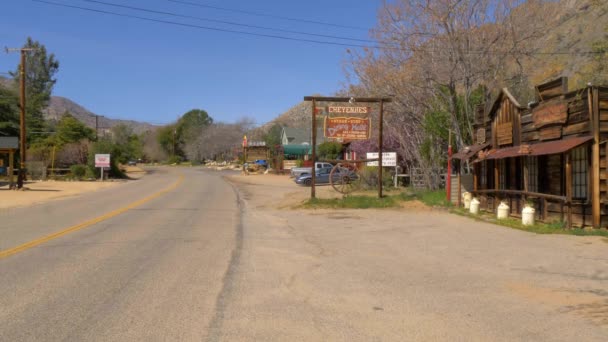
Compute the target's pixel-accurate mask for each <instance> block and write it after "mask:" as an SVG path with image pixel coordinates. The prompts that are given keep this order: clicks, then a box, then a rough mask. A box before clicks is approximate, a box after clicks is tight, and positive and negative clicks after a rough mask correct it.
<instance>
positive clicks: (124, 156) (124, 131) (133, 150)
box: [112, 124, 143, 164]
mask: <svg viewBox="0 0 608 342" xmlns="http://www.w3.org/2000/svg"><path fill="white" fill-rule="evenodd" d="M112 143H113V144H114V145H115V146H114V154H115V158H116V160H117V161H118V162H119V163H123V164H125V163H127V162H128V161H129V160H137V159H140V158H142V157H143V143H142V140H141V139H140V137H138V136H137V135H136V134H135V133H134V132H133V127H131V126H128V125H124V124H120V125H116V126H114V127H112Z"/></svg>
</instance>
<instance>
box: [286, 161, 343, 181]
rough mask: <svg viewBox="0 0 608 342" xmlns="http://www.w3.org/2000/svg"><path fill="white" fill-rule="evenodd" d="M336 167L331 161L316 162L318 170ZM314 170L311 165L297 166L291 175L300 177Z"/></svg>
mask: <svg viewBox="0 0 608 342" xmlns="http://www.w3.org/2000/svg"><path fill="white" fill-rule="evenodd" d="M332 167H334V166H333V165H332V164H330V163H324V162H316V163H315V169H316V170H317V171H318V170H320V169H324V168H332ZM311 172H312V168H311V167H296V168H293V169H291V173H290V177H292V178H293V177H295V178H298V177H300V176H301V175H306V174H310V173H311Z"/></svg>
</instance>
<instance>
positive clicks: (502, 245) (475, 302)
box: [0, 168, 608, 342]
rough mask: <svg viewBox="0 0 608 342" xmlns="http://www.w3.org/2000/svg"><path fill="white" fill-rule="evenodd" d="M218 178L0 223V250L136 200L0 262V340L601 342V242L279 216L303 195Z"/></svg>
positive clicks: (407, 215) (464, 223) (606, 306)
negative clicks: (134, 203)
mask: <svg viewBox="0 0 608 342" xmlns="http://www.w3.org/2000/svg"><path fill="white" fill-rule="evenodd" d="M221 176H222V174H221V173H217V172H212V171H202V170H200V169H186V168H183V169H181V168H180V169H170V168H165V169H163V168H161V169H157V170H155V172H153V173H152V174H151V175H149V176H146V177H145V178H144V179H142V180H139V181H136V182H132V183H130V184H127V185H124V186H121V187H119V188H114V189H110V190H107V191H101V192H97V193H95V194H92V195H87V196H82V197H78V198H73V199H65V200H62V201H57V202H54V203H49V204H46V205H38V206H35V207H32V208H30V209H15V210H9V211H5V212H2V213H1V214H0V237H1V239H0V243H1V244H2V249H3V250H6V249H7V248H11V247H14V246H17V245H20V244H23V243H26V242H28V241H31V240H32V239H35V238H37V237H40V236H45V235H48V234H51V233H53V232H57V231H60V230H61V229H63V228H66V227H71V226H75V225H77V224H78V223H80V222H83V221H87V220H90V219H91V218H94V217H98V216H101V215H103V214H105V213H108V212H116V210H119V209H120V208H124V207H126V206H129V205H130V204H131V203H133V202H136V201H138V200H140V199H142V198H145V199H147V202H146V203H144V204H141V205H140V206H138V207H135V208H132V209H130V210H128V211H126V212H123V213H121V214H119V215H115V216H113V217H111V218H108V219H106V220H104V221H103V222H99V223H96V224H92V225H90V226H88V227H86V228H83V229H81V230H78V231H75V232H72V233H70V234H66V235H63V236H61V237H59V238H56V239H53V240H51V241H48V242H45V243H42V244H40V245H38V246H36V247H32V248H29V249H26V250H24V251H21V252H19V253H16V254H13V255H10V256H8V257H4V258H0V341H40V340H43V341H58V340H66V341H201V340H204V341H602V342H603V341H607V340H608V257H607V251H608V243H607V242H608V240H607V239H603V238H598V237H573V236H556V235H544V236H543V235H534V234H529V233H526V232H521V231H516V230H513V229H508V228H503V227H498V226H495V225H491V224H487V223H482V222H475V221H473V220H470V219H468V218H463V217H458V216H453V215H449V214H447V213H444V212H438V211H428V210H424V209H422V208H419V207H412V208H409V209H408V208H404V209H401V210H362V211H353V210H308V211H302V210H289V209H288V208H283V209H277V206H283V207H284V206H285V203H286V202H289V201H287V200H288V199H290V198H293V196H295V195H302V193H301V192H308V191H309V190H308V189H307V188H301V187H297V186H294V184H293V182H291V181H289V180H285V181H284V182H280V181H279V182H277V180H281V178H280V177H276V176H267V177H265V176H258V177H255V176H247V177H244V176H237V177H236V178H233V180H232V181H234V182H235V183H234V184H236V185H235V186H234V187H233V186H232V185H231V184H230V183H227V182H225V181H224V180H223V179H222V178H221ZM180 177H183V181H181V182H180V183H178V185H177V187H175V182H179V180H180V179H181V178H180ZM273 177H275V178H273ZM264 182H267V183H264ZM163 189H168V192H166V193H164V194H162V195H160V196H159V197H154V196H155V194H158V192H159V191H162V190H163ZM235 189H238V190H235ZM0 253H1V252H0Z"/></svg>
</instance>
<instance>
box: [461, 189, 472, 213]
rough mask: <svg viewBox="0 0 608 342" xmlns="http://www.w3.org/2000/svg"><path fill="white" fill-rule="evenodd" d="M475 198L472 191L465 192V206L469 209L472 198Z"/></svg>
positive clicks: (463, 197)
mask: <svg viewBox="0 0 608 342" xmlns="http://www.w3.org/2000/svg"><path fill="white" fill-rule="evenodd" d="M472 198H473V194H471V193H470V192H465V193H464V194H462V201H463V202H464V208H465V209H469V207H470V206H471V199H472Z"/></svg>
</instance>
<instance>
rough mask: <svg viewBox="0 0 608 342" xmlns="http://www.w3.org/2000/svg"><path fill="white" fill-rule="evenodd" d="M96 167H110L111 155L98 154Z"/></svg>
mask: <svg viewBox="0 0 608 342" xmlns="http://www.w3.org/2000/svg"><path fill="white" fill-rule="evenodd" d="M95 167H110V155H109V154H96V155H95Z"/></svg>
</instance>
